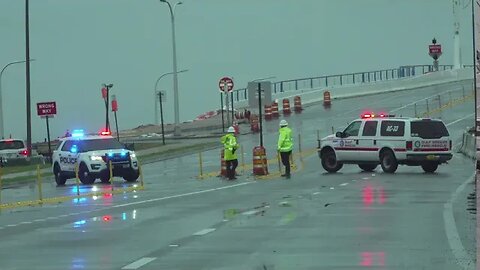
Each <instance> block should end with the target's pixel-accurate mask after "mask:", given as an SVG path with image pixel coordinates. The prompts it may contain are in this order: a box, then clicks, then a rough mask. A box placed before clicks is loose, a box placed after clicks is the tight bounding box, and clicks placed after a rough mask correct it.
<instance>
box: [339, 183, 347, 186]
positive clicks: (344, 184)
mask: <svg viewBox="0 0 480 270" xmlns="http://www.w3.org/2000/svg"><path fill="white" fill-rule="evenodd" d="M346 185H348V183H343V184H340V186H342V187H343V186H346Z"/></svg>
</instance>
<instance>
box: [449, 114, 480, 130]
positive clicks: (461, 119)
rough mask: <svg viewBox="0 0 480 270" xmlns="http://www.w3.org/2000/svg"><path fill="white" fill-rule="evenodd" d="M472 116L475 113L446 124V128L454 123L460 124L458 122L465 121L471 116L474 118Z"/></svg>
mask: <svg viewBox="0 0 480 270" xmlns="http://www.w3.org/2000/svg"><path fill="white" fill-rule="evenodd" d="M474 115H475V113H472V114H469V115H467V116H465V117H463V118H460V119H457V120H455V121H453V122H450V123H448V124H446V126H447V127H448V126H450V125H453V124H456V123H458V122H460V121H463V120H465V119H467V118H469V117H472V116H474Z"/></svg>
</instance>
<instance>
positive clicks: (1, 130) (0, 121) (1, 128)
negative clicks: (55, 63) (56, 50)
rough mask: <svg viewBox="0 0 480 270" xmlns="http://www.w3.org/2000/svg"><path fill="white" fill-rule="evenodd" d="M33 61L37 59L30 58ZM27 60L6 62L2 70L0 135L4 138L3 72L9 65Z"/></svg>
mask: <svg viewBox="0 0 480 270" xmlns="http://www.w3.org/2000/svg"><path fill="white" fill-rule="evenodd" d="M31 61H35V59H30V62H31ZM25 62H27V61H26V60H21V61H14V62H10V63H8V64H6V65H5V66H4V67H3V68H2V70H1V71H0V136H1V137H2V139H3V138H4V137H5V130H4V124H3V97H2V76H3V72H4V71H5V70H6V69H7V67H9V66H11V65H14V64H22V63H25Z"/></svg>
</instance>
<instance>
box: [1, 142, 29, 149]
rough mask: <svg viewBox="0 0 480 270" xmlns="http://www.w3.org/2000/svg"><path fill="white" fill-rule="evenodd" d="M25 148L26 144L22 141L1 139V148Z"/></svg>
mask: <svg viewBox="0 0 480 270" xmlns="http://www.w3.org/2000/svg"><path fill="white" fill-rule="evenodd" d="M22 148H25V145H24V144H23V142H22V141H18V140H11V141H8V140H7V141H0V150H15V149H22Z"/></svg>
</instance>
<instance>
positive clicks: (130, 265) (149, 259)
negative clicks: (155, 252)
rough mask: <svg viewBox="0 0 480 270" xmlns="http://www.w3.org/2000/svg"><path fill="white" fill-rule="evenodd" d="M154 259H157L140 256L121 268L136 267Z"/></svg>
mask: <svg viewBox="0 0 480 270" xmlns="http://www.w3.org/2000/svg"><path fill="white" fill-rule="evenodd" d="M156 259H157V258H156V257H144V258H141V259H139V260H137V261H134V262H133V263H131V264H129V265H126V266H124V267H122V269H138V268H140V267H142V266H144V265H146V264H147V263H151V262H153V261H154V260H156Z"/></svg>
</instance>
